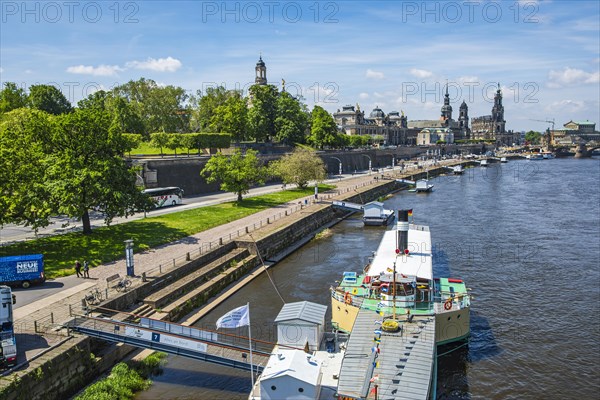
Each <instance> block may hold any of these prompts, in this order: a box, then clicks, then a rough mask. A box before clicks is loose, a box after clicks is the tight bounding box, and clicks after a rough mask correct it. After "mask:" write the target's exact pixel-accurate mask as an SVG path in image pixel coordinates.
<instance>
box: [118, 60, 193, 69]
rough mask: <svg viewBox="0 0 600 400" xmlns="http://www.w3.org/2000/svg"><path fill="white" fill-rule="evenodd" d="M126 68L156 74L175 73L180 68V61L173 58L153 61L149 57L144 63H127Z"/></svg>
mask: <svg viewBox="0 0 600 400" xmlns="http://www.w3.org/2000/svg"><path fill="white" fill-rule="evenodd" d="M125 65H126V66H127V67H128V68H135V69H145V70H151V71H158V72H175V71H177V70H178V69H179V68H181V65H182V64H181V61H179V60H178V59H176V58H173V57H167V58H159V59H155V58H152V57H149V58H148V59H147V60H146V61H128V62H127V63H126V64H125Z"/></svg>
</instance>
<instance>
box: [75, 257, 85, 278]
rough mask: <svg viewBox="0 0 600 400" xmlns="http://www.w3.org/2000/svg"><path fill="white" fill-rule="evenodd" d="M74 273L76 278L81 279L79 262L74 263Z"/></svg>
mask: <svg viewBox="0 0 600 400" xmlns="http://www.w3.org/2000/svg"><path fill="white" fill-rule="evenodd" d="M75 273H77V277H78V278H83V275H82V274H81V263H80V262H79V260H77V261H75Z"/></svg>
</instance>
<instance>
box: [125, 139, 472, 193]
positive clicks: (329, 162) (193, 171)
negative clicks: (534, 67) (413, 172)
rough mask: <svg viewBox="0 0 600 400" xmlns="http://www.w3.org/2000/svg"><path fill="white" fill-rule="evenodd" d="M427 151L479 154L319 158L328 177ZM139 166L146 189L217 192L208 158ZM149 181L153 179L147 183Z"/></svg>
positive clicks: (266, 157) (410, 151)
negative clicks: (209, 178) (206, 174)
mask: <svg viewBox="0 0 600 400" xmlns="http://www.w3.org/2000/svg"><path fill="white" fill-rule="evenodd" d="M427 150H430V151H435V152H437V151H438V150H439V152H440V153H441V154H456V153H461V152H462V153H470V152H474V153H480V152H481V151H482V150H483V146H482V145H469V146H458V145H440V146H430V147H428V148H421V147H416V146H413V147H398V148H396V149H384V150H378V149H377V150H376V149H373V150H360V151H322V152H319V153H318V154H319V156H320V157H321V158H322V159H323V162H324V163H325V168H326V169H327V173H328V174H333V175H335V174H338V173H339V164H340V162H339V161H338V159H339V160H341V162H342V172H343V173H352V172H354V171H355V170H366V169H367V168H368V167H369V161H371V167H372V168H383V167H386V166H388V165H392V162H396V163H397V162H398V161H399V160H401V159H410V158H413V157H417V156H420V155H423V154H425V153H426V152H427ZM281 156H282V154H263V155H261V156H260V157H261V159H262V160H263V162H264V163H269V162H271V161H273V160H277V159H279V158H280V157H281ZM136 162H137V163H138V165H142V166H143V171H142V175H143V176H144V179H145V182H146V185H147V186H148V187H164V186H179V187H181V188H182V189H183V190H184V192H185V195H187V196H189V195H192V196H193V195H199V194H205V193H213V192H218V191H219V184H218V183H207V182H206V179H205V178H204V177H203V176H201V175H200V171H202V169H203V168H204V166H205V165H206V163H207V162H208V157H197V156H196V157H185V156H183V157H182V156H180V157H176V158H174V157H170V158H160V159H139V160H137V161H136ZM150 177H152V179H150Z"/></svg>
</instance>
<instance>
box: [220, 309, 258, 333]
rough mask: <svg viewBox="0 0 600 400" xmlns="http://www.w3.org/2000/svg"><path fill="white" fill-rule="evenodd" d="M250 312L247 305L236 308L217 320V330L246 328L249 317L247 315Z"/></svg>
mask: <svg viewBox="0 0 600 400" xmlns="http://www.w3.org/2000/svg"><path fill="white" fill-rule="evenodd" d="M249 312H250V310H249V309H248V304H246V305H245V306H241V307H238V308H234V309H233V310H231V311H229V312H228V313H227V314H225V315H223V316H222V317H221V318H219V319H218V320H217V329H219V328H237V327H240V326H246V325H249V323H250V316H249V315H248V314H249Z"/></svg>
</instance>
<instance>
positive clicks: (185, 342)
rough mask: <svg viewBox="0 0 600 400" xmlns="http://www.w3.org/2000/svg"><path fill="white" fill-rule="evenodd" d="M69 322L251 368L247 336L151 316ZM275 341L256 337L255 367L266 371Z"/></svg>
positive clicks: (118, 338)
mask: <svg viewBox="0 0 600 400" xmlns="http://www.w3.org/2000/svg"><path fill="white" fill-rule="evenodd" d="M66 326H67V327H68V328H69V329H71V330H73V331H75V332H79V333H82V334H85V335H88V336H91V337H95V338H98V339H102V340H105V341H108V342H113V343H124V344H127V345H131V346H136V347H140V348H144V349H150V350H156V351H163V352H165V353H168V354H175V355H180V356H183V357H188V358H193V359H195V360H201V361H206V362H210V363H213V364H219V365H224V366H228V367H232V368H237V369H243V370H247V371H250V368H251V366H250V356H249V354H250V353H249V351H250V350H249V341H248V338H246V337H241V336H238V335H231V334H225V333H221V332H218V333H217V332H214V331H209V330H200V329H196V328H192V327H189V326H183V325H179V324H173V323H169V322H165V321H159V320H154V319H150V318H141V319H140V323H139V324H136V323H129V322H122V321H117V320H113V319H107V318H98V317H92V316H75V317H74V318H73V319H72V320H71V321H69V322H68V323H67V324H66ZM271 350H272V344H270V343H268V342H264V341H257V340H254V339H253V340H252V358H253V370H254V371H256V372H259V373H260V372H262V370H263V368H264V366H265V365H266V364H267V361H268V360H269V356H270V354H271Z"/></svg>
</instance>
